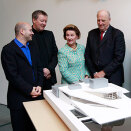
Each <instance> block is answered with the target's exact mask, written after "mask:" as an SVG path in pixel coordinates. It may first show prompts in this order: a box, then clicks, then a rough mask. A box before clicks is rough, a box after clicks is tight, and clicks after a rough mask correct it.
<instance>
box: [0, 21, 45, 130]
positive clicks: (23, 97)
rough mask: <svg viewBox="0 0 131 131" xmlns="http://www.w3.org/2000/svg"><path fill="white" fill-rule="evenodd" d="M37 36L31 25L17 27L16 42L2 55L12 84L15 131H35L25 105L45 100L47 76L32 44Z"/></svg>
mask: <svg viewBox="0 0 131 131" xmlns="http://www.w3.org/2000/svg"><path fill="white" fill-rule="evenodd" d="M33 34H34V33H33V32H32V27H31V26H30V25H29V24H28V23H25V22H19V23H17V24H16V26H15V36H16V38H15V39H14V40H12V41H11V42H10V43H9V44H7V45H5V46H4V47H3V49H2V52H1V63H2V67H3V69H4V72H5V76H6V78H7V80H8V81H9V85H8V93H7V105H8V108H9V109H10V115H11V123H12V127H13V131H35V128H34V126H33V124H32V123H31V120H30V118H29V116H28V115H27V113H26V111H25V109H24V107H23V102H26V101H32V100H39V99H42V98H43V97H42V95H41V90H42V85H43V73H42V68H41V65H40V61H39V57H38V54H39V53H38V52H37V50H36V48H35V47H34V44H33V43H31V42H30V41H31V40H32V36H33Z"/></svg>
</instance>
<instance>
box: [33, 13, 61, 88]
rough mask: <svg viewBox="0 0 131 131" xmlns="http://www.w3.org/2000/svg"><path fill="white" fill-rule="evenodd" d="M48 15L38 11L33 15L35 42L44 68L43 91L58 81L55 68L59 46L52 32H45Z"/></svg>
mask: <svg viewBox="0 0 131 131" xmlns="http://www.w3.org/2000/svg"><path fill="white" fill-rule="evenodd" d="M47 19H48V15H47V13H46V12H44V11H42V10H36V11H34V12H33V13H32V22H33V26H32V28H33V32H34V35H33V39H32V40H33V41H34V42H35V43H36V46H37V48H38V50H39V53H40V60H41V64H42V66H43V75H44V85H43V89H44V90H48V89H51V86H52V85H54V84H55V83H56V82H57V81H56V73H55V67H56V65H57V63H58V59H57V52H58V49H57V46H56V42H55V38H54V35H53V32H52V31H49V30H45V27H46V24H47Z"/></svg>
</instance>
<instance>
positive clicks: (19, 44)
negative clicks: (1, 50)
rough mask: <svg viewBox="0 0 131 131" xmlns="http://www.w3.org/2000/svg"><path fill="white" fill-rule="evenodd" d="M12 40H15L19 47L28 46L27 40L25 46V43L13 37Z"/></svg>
mask: <svg viewBox="0 0 131 131" xmlns="http://www.w3.org/2000/svg"><path fill="white" fill-rule="evenodd" d="M14 42H15V43H16V44H17V45H18V46H19V47H20V48H22V47H27V46H29V42H27V43H26V46H25V45H23V44H22V43H21V42H20V41H19V40H17V39H16V38H15V39H14Z"/></svg>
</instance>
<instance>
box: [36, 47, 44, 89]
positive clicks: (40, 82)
mask: <svg viewBox="0 0 131 131" xmlns="http://www.w3.org/2000/svg"><path fill="white" fill-rule="evenodd" d="M35 53H37V55H36V56H37V77H38V86H40V87H43V79H44V77H43V67H42V64H41V62H40V54H39V51H38V48H37V47H36V48H35Z"/></svg>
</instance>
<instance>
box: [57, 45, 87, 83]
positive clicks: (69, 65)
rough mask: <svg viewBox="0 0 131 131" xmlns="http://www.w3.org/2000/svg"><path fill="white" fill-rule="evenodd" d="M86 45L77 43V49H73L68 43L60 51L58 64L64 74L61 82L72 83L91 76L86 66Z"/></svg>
mask: <svg viewBox="0 0 131 131" xmlns="http://www.w3.org/2000/svg"><path fill="white" fill-rule="evenodd" d="M84 53H85V47H84V46H83V45H80V44H77V48H76V50H73V49H72V48H71V47H69V46H68V45H67V44H65V46H64V47H63V48H61V49H60V50H59V51H58V65H59V70H60V72H61V75H62V79H61V83H68V84H71V83H72V82H76V81H79V80H82V79H84V77H85V75H88V76H89V73H88V70H87V68H86V66H85V58H84Z"/></svg>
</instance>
